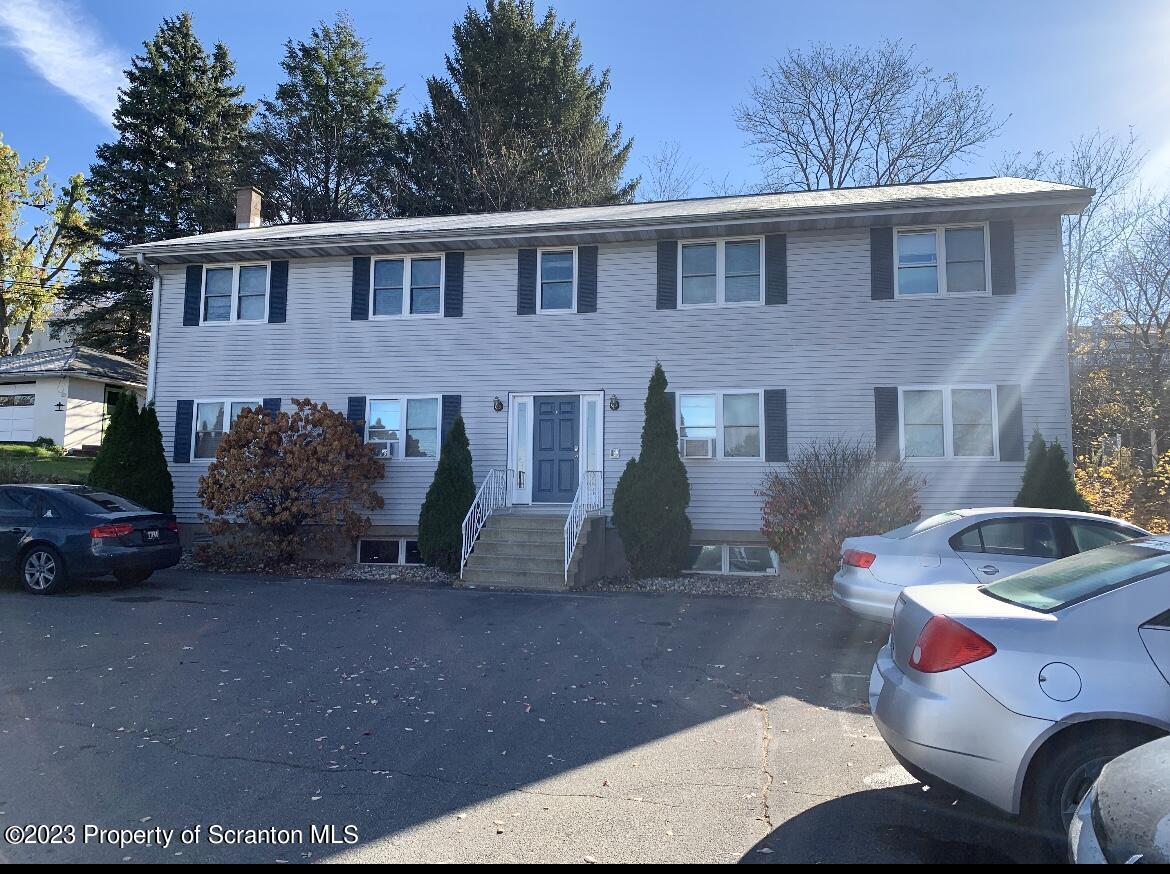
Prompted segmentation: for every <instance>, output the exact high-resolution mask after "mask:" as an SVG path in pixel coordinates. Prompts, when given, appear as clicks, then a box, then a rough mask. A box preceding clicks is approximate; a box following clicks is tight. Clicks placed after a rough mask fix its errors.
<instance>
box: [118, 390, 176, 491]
mask: <svg viewBox="0 0 1170 874" xmlns="http://www.w3.org/2000/svg"><path fill="white" fill-rule="evenodd" d="M136 425H137V427H136V429H135V432H134V435H133V439H132V440H131V452H132V457H133V459H134V471H133V475H132V476H131V478H130V480H129V487H128V488H126V489H125V490H123V491H122V494H124V495H125V496H126V497H128V498H130V499H131V500H133V501H135V502H137V503H139V504H141V505H142V506H144V507H147V508H149V509H151V510H154V511H155V512H156V513H170V512H172V511H173V510H174V508H175V487H174V484H173V482H172V481H171V472H170V470H169V469H168V468H167V456H166V452H165V451H164V450H163V440H162V429H160V428H159V425H158V416H157V415H155V412H154V404H147V405H146V406H144V407H143V408H142V410H141V412H139V414H138V421H137V423H136Z"/></svg>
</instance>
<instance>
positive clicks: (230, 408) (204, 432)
mask: <svg viewBox="0 0 1170 874" xmlns="http://www.w3.org/2000/svg"><path fill="white" fill-rule="evenodd" d="M260 406H261V401H260V399H259V398H253V399H251V400H232V399H230V398H215V399H210V400H203V401H195V415H194V416H193V418H194V420H195V421H194V422H193V423H192V434H191V457H192V458H196V459H201V460H205V461H211V460H212V459H214V458H215V452H216V450H217V449H219V444H220V443H221V442H222V441H223V435H224V434H226V433H227V432H228V431H230V430H231V427H232V423H233V422H235V421H236V417H237V416H239V415H240V413H241V412H243V410H244V409H245V408H250V409H253V410H257V409H259V408H260Z"/></svg>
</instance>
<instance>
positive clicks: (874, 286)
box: [869, 228, 894, 300]
mask: <svg viewBox="0 0 1170 874" xmlns="http://www.w3.org/2000/svg"><path fill="white" fill-rule="evenodd" d="M869 297H870V300H893V299H894V229H893V228H870V229H869Z"/></svg>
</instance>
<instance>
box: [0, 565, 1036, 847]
mask: <svg viewBox="0 0 1170 874" xmlns="http://www.w3.org/2000/svg"><path fill="white" fill-rule="evenodd" d="M883 633H884V629H883V628H882V627H881V626H877V625H868V624H866V625H859V624H858V623H856V622H853V621H852V620H850V619H849V617H847V616H846V615H845V614H844V613H843V612H841V611H839V610H838V609H837V608H835V607H833V606H832V605H828V604H819V603H810V602H802V601H776V600H754V599H717V598H688V597H683V596H673V595H672V596H663V595H637V594H613V595H595V594H590V595H558V594H516V593H504V592H483V591H453V590H448V589H423V588H419V589H413V588H391V587H387V586H386V585H385V584H376V583H349V582H342V581H307V580H291V579H290V580H280V579H271V578H269V579H260V578H253V577H231V576H221V575H212V574H199V573H192V572H179V571H172V572H167V573H164V574H160V575H158V576H157V578H155V579H152V580H151V581H150V582H148V583H146V584H144V585H142V586H137V587H130V588H127V587H123V586H118V585H115V584H113V583H96V584H89V585H86V586H80V587H78V588H75V589H74V590H73V591H72V592H71V593H70V594H68V595H65V596H62V597H59V598H36V597H32V596H28V595H25V594H24V593H22V592H18V591H16V590H11V589H3V590H0V665H2V668H0V826H2V827H4V828H5V832H4V834H5V835H6V836H7V835H9V830H11V829H12V827H13V826H16V827H25V826H32V825H41V826H50V827H51V826H54V825H56V826H60V827H61V828H60V829H58V830H57V833H56V834H55V835H54V834H50V833H49V831H43V832H42V833H41V834H40V835H34V836H33V837H34V838H36V839H37V840H41V841H43V840H45V839H47V838H51V837H57V838H58V842H56V843H49V844H43V843H16V844H13V843H10V842H9V841H4V842H0V861H5V862H25V861H27V862H36V861H42V862H43V861H60V862H66V861H121V860H129V861H135V862H138V861H157V862H163V861H202V860H206V861H230V860H240V861H278V860H279V861H288V862H303V861H351V860H352V861H385V862H411V861H419V862H438V861H466V862H505V861H521V862H534V861H554V862H580V861H597V862H700V861H707V862H741V861H743V862H936V863H946V862H982V863H989V862H1011V861H1027V860H1031V859H1032V858H1034V853H1035V852H1036V850H1035V848H1034V846H1033V843H1032V842H1031V841H1030V840H1029V839H1028V837H1027V836H1026V835H1025V834H1023V833H1022V832H1020V831H1019V830H1018V829H1016V827H1015V826H1014V825H1012V824H1011V823H1009V822H1006V821H1005V820H1003V819H1002V818H1001V817H998V816H997V815H995V814H994V813H992V812H990V811H988V810H986V809H984V808H982V807H981V806H979V805H977V804H974V803H973V802H968V801H966V800H962V799H955V798H951V797H945V796H941V795H939V793H936V792H934V791H932V790H926V789H924V788H923V787H921V786H920V785H918V784H916V783H913V782H912V781H911V780H910V778H909V776H908V775H907V774H906V773H905V772H904V771H903V770H902V769H901V768H900V767H898V766H897V765H896V764H895V762H894V761H893V759H892V757H891V756H890V754H889V752H888V751H887V749H886V747H885V745H884V744H883V743H882V741H881V739H880V738H879V737H878V735H877V732H876V730H875V728H874V725H873V722H872V720H871V719H870V717H869V715H868V710H867V707H866V703H865V697H866V695H865V692H866V685H867V680H868V673H869V667H870V665H871V664H872V660H873V655H874V653H875V652H876V650H877V648H878V647H879V646H880V644H881V637H882V635H883ZM87 826H88V827H89V831H88V832H87V831H86V827H87ZM325 826H332V827H333V831H332V832H329V830H327V829H325V828H323V827H325ZM69 827H71V828H72V832H70V831H69ZM314 827H315V828H316V832H314ZM347 828H348V829H349V830H348V831H347ZM98 830H113V831H98ZM119 830H126V831H125V833H123V832H121V831H119ZM184 830H187V831H186V834H184ZM278 830H283V831H278ZM133 831H137V833H138V834H137V835H132V834H131V833H132V832H133ZM70 833H71V834H72V835H73V838H72V840H70V839H69V835H70ZM25 834H28V830H27V829H22V835H21V837H22V839H23V837H24V835H25ZM168 834H169V838H168ZM355 836H356V842H352V843H347V841H350V840H352V839H353V838H354V837H355ZM124 837H130V838H131V839H132V840H137V841H139V843H130V844H127V845H123V846H120V845H119V840H121V839H122V838H124ZM168 841H169V843H168ZM273 841H275V843H274V842H273Z"/></svg>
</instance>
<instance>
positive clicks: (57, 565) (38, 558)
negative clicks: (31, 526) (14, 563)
mask: <svg viewBox="0 0 1170 874" xmlns="http://www.w3.org/2000/svg"><path fill="white" fill-rule="evenodd" d="M20 582H21V584H23V586H24V587H25V589H26V590H28V591H29V592H32V593H33V594H34V595H56V594H58V593H60V592H62V591H64V589H65V587H66V586H67V585H68V584H69V574H68V573H67V572H66V570H65V562H64V561H62V560H61V553H59V552H57V550H55V549H53V547H51V546H34V547H33V548H32V549H30V550H29V551H28V552H26V553H25V554H24V557H23V558H22V559H21V560H20Z"/></svg>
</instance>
